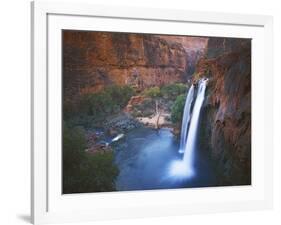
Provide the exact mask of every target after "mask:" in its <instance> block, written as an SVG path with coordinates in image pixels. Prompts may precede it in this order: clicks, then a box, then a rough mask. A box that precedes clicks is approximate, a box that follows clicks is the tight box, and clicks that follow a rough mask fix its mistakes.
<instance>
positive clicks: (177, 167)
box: [170, 78, 208, 178]
mask: <svg viewBox="0 0 281 225" xmlns="http://www.w3.org/2000/svg"><path fill="white" fill-rule="evenodd" d="M207 81H208V79H205V78H203V79H201V80H200V81H199V82H198V90H197V96H196V100H195V104H194V107H193V110H192V115H191V120H190V117H189V118H188V117H186V118H185V120H186V119H188V121H183V124H185V127H182V130H181V132H182V134H181V143H182V142H183V146H181V147H180V151H181V149H184V155H183V159H182V160H180V161H175V162H173V164H172V166H171V168H170V175H171V176H177V177H183V178H190V177H192V176H194V169H193V160H194V151H195V147H196V146H195V144H196V139H197V138H196V137H197V128H198V123H199V117H200V111H201V107H202V105H203V102H204V98H205V90H206V86H207ZM192 87H193V86H192ZM192 87H191V88H192ZM189 101H190V100H189V99H186V103H185V104H190V105H191V103H192V100H191V103H189ZM185 110H188V111H189V114H190V107H186V105H185V108H184V114H185V113H188V112H185ZM183 118H184V117H183ZM189 120H190V125H189V127H188V122H189ZM187 129H188V132H187V131H186V130H187ZM185 132H187V136H185Z"/></svg>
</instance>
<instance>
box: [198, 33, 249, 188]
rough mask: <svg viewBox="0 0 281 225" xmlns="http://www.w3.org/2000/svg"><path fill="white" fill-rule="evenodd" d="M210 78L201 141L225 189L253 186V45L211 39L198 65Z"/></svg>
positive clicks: (232, 40) (229, 40) (234, 40)
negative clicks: (227, 186)
mask: <svg viewBox="0 0 281 225" xmlns="http://www.w3.org/2000/svg"><path fill="white" fill-rule="evenodd" d="M196 71H197V73H198V74H199V75H200V76H207V77H209V80H210V81H209V84H208V89H207V93H206V101H205V106H204V109H203V112H202V122H201V127H202V129H200V130H201V133H200V138H201V142H200V143H202V146H203V148H204V149H208V150H209V151H210V155H211V157H212V158H213V159H214V162H215V165H216V168H217V171H219V177H220V183H221V184H222V185H231V184H236V185H237V184H250V183H251V41H250V40H248V39H245V40H241V39H230V38H227V39H225V38H211V39H209V42H208V46H207V53H206V56H205V58H204V59H201V60H200V62H199V63H198V65H197V69H196Z"/></svg>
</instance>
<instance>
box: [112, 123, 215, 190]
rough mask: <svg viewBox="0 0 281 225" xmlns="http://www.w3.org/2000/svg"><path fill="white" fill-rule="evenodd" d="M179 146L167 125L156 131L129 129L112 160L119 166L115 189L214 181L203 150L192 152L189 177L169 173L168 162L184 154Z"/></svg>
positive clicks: (176, 186)
mask: <svg viewBox="0 0 281 225" xmlns="http://www.w3.org/2000/svg"><path fill="white" fill-rule="evenodd" d="M178 149H179V140H176V139H175V138H174V135H173V134H172V132H171V129H169V128H161V129H159V130H158V131H157V130H155V129H151V128H145V127H144V128H138V129H134V130H132V131H131V132H129V133H128V135H126V136H125V137H124V138H123V139H122V142H120V143H119V144H118V148H117V149H116V155H115V163H116V164H117V165H118V168H119V170H120V172H119V176H118V177H117V180H116V187H117V190H118V191H133V190H153V189H173V188H188V187H209V186H215V185H216V176H215V173H214V171H213V169H212V165H211V160H210V159H209V158H208V157H207V156H206V154H204V152H202V153H201V152H198V154H196V156H195V159H194V160H195V163H194V176H193V177H192V178H189V179H185V178H184V177H179V176H178V175H177V176H171V174H170V168H171V162H177V161H180V160H181V159H182V156H183V155H182V154H180V153H179V152H178ZM178 169H180V168H178ZM178 172H180V171H178Z"/></svg>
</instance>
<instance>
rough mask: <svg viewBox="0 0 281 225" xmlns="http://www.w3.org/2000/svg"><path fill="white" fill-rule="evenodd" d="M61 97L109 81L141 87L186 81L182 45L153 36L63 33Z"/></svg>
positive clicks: (89, 91) (92, 90) (103, 85)
mask: <svg viewBox="0 0 281 225" xmlns="http://www.w3.org/2000/svg"><path fill="white" fill-rule="evenodd" d="M63 43H64V44H63V46H64V49H63V77H64V85H65V87H64V92H65V93H64V96H65V97H66V98H75V97H77V94H78V95H82V94H87V93H92V92H97V91H100V90H102V89H103V88H104V87H105V86H107V85H110V84H117V85H132V86H135V87H136V88H137V89H140V90H142V89H144V88H146V87H150V86H154V85H157V86H159V85H165V84H169V83H174V82H183V81H184V80H186V73H187V69H188V68H187V67H188V62H187V61H188V60H187V57H186V56H187V55H186V51H185V49H184V47H183V46H182V45H181V44H179V43H170V42H168V41H166V40H164V39H161V38H159V37H157V36H153V35H146V34H143V35H142V34H122V33H106V32H77V31H64V32H63Z"/></svg>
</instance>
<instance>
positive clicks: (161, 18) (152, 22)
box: [31, 1, 273, 224]
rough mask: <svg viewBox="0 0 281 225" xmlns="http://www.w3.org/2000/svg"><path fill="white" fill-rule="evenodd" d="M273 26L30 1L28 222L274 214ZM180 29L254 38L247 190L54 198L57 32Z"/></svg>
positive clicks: (266, 20)
mask: <svg viewBox="0 0 281 225" xmlns="http://www.w3.org/2000/svg"><path fill="white" fill-rule="evenodd" d="M272 23H273V21H272V17H271V16H260V15H240V14H228V13H210V12H189V11H184V10H164V9H150V8H130V7H122V8H121V7H109V6H102V5H92V4H85V3H81V4H80V3H66V2H45V1H35V2H32V44H33V45H32V77H31V80H32V125H31V127H32V151H31V152H32V154H31V155H32V157H31V161H32V174H31V178H32V198H31V214H32V216H31V217H32V222H33V223H34V224H43V223H54V222H56V223H58V222H72V221H87V220H106V219H117V218H134V217H153V216H167V215H184V214H188V213H205V212H224V211H237V210H255V209H269V208H272V204H273V203H272V202H273V190H272V189H273V100H272V99H273V65H272V62H273V54H272V51H273V40H272V39H273V38H272ZM171 24H172V25H171ZM156 25H157V26H156ZM183 27H188V28H189V29H188V30H189V31H191V32H193V33H191V34H192V35H202V36H204V35H206V36H222V35H224V36H227V37H232V36H233V37H250V38H253V40H254V45H253V52H252V54H253V56H254V57H253V58H254V59H253V60H254V61H253V68H252V85H253V87H252V88H253V90H252V91H253V92H252V93H253V94H252V95H253V97H254V98H253V106H252V108H253V111H254V110H255V111H256V113H254V115H253V117H254V118H253V119H254V120H253V122H254V123H253V127H252V129H253V131H255V132H254V133H255V134H253V136H254V137H253V139H252V142H253V147H252V151H253V153H254V152H256V153H255V154H253V156H252V161H253V162H252V163H253V167H252V170H253V179H254V182H253V184H252V185H250V186H245V187H217V188H202V189H201V188H199V189H198V188H197V189H193V188H191V189H181V190H161V191H138V192H122V193H97V194H95V193H93V194H73V195H71V196H70V195H67V196H63V195H62V194H61V193H60V188H61V186H60V185H61V184H60V179H61V177H60V176H61V171H60V167H61V165H60V160H61V158H60V155H59V154H57V152H60V151H61V149H58V146H59V145H60V143H59V142H58V141H57V140H59V139H56V134H58V133H56V132H60V129H61V127H60V126H61V125H59V124H61V122H60V121H59V120H60V119H61V118H60V117H59V116H57V112H58V111H56V110H57V109H58V108H57V107H59V105H60V104H61V102H60V100H59V99H60V98H57V96H58V95H59V93H60V92H61V89H60V88H61V79H60V78H59V77H60V76H59V74H60V71H61V65H60V63H61V61H60V60H61V48H60V42H59V37H60V36H59V35H60V31H61V30H62V29H69V28H72V29H81V30H105V31H108V30H109V31H128V32H140V33H145V32H148V33H153V32H156V31H157V33H165V34H187V33H186V31H183ZM55 75H58V76H55ZM265 77H266V78H265ZM265 81H266V82H265ZM265 83H266V85H265ZM255 96H256V97H255ZM265 96H266V99H267V101H265V100H264V97H265ZM265 118H267V119H266V122H265ZM255 121H260V123H259V124H258V123H255ZM163 199H165V201H163ZM187 199H188V201H187Z"/></svg>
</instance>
